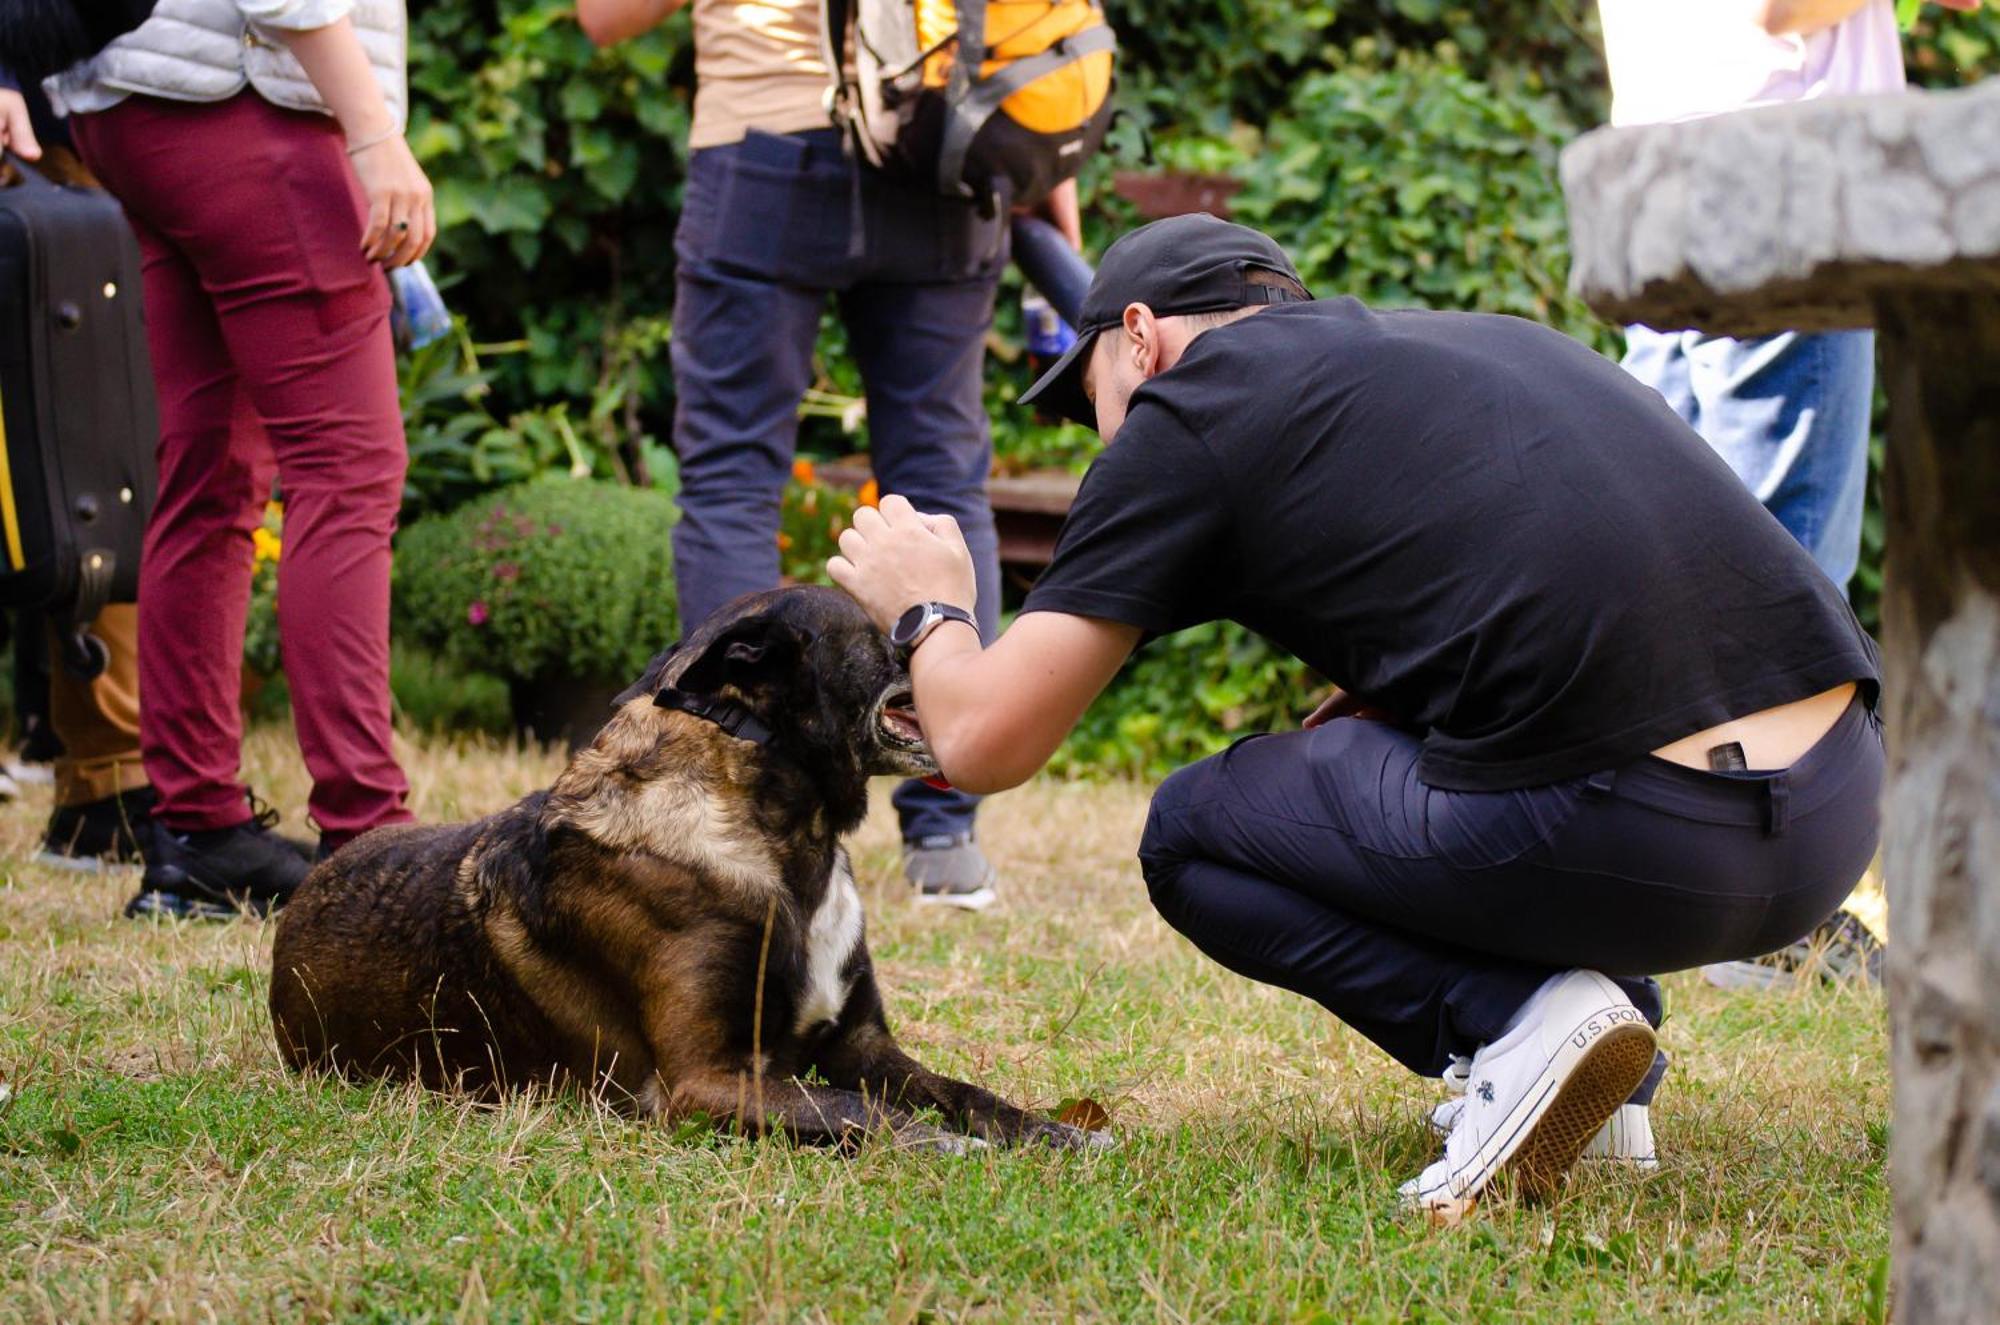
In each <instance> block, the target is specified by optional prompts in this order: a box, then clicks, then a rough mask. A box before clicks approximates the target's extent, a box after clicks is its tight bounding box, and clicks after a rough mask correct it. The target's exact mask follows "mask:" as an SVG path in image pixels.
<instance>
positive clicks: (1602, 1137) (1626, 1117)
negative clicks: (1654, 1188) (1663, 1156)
mask: <svg viewBox="0 0 2000 1325" xmlns="http://www.w3.org/2000/svg"><path fill="white" fill-rule="evenodd" d="M1471 1076H1472V1060H1471V1059H1470V1058H1463V1057H1459V1058H1453V1059H1452V1060H1451V1062H1450V1064H1449V1065H1447V1066H1446V1068H1445V1070H1444V1084H1445V1087H1446V1089H1448V1090H1450V1091H1452V1092H1453V1094H1452V1097H1451V1098H1450V1099H1448V1100H1446V1101H1445V1102H1444V1103H1442V1104H1440V1105H1438V1106H1437V1107H1436V1108H1435V1109H1432V1110H1431V1116H1430V1125H1431V1130H1432V1131H1433V1132H1436V1133H1437V1134H1438V1135H1439V1136H1449V1135H1451V1129H1452V1128H1453V1127H1455V1126H1457V1125H1458V1116H1459V1115H1460V1114H1461V1113H1464V1112H1465V1085H1466V1082H1467V1081H1468V1080H1470V1079H1471ZM1583 1158H1584V1159H1591V1160H1603V1161H1604V1162H1606V1163H1610V1164H1629V1165H1631V1166H1632V1167H1633V1168H1636V1169H1638V1170H1639V1171H1641V1172H1642V1173H1651V1172H1653V1171H1654V1170H1656V1169H1658V1168H1659V1167H1660V1156H1659V1152H1658V1151H1657V1150H1656V1149H1655V1148H1654V1145H1653V1112H1652V1110H1651V1109H1649V1108H1647V1107H1646V1106H1645V1105H1643V1104H1621V1105H1619V1106H1618V1112H1616V1113H1614V1114H1612V1115H1611V1121H1610V1122H1608V1123H1606V1124H1604V1126H1602V1127H1600V1128H1598V1129H1597V1135H1596V1136H1593V1137H1591V1138H1590V1144H1589V1145H1587V1146H1585V1147H1584V1148H1583Z"/></svg>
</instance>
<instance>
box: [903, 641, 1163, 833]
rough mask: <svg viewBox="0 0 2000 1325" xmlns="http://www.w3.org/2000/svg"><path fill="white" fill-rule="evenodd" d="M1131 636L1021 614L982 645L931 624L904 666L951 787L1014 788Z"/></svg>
mask: <svg viewBox="0 0 2000 1325" xmlns="http://www.w3.org/2000/svg"><path fill="white" fill-rule="evenodd" d="M1138 642H1139V631H1138V630H1137V629H1136V628H1134V627H1131V626H1125V625H1120V624H1118V623H1117V622H1111V621H1099V620H1093V619H1091V618H1088V617H1075V616H1068V615H1065V614H1063V613H1058V612H1029V613H1025V614H1023V615H1022V616H1021V617H1020V619H1019V620H1017V621H1015V623H1014V625H1013V626H1012V628H1010V629H1009V630H1008V631H1007V632H1006V633H1005V634H1003V635H1002V636H1001V637H1000V638H999V639H998V640H996V641H994V643H993V644H992V646H991V647H989V648H985V649H982V648H980V646H979V637H978V635H977V634H975V633H974V632H973V630H972V629H971V627H969V626H964V625H959V624H951V625H945V626H940V627H938V629H937V630H936V632H934V633H933V634H932V636H931V637H930V638H929V639H926V640H925V641H924V642H923V644H922V645H921V646H919V648H918V649H917V652H916V655H915V656H914V657H913V658H911V660H910V680H911V684H912V685H913V686H914V687H915V689H916V695H917V717H918V719H919V720H920V721H922V723H923V725H924V737H925V739H926V740H928V741H929V742H930V747H931V753H932V754H933V755H934V756H935V757H936V758H937V761H938V766H939V767H940V768H942V769H943V770H944V775H945V777H947V778H948V779H950V781H951V783H952V785H953V786H956V787H960V788H962V789H964V790H966V791H971V792H979V793H982V794H984V793H990V792H995V791H1005V790H1006V789H1007V788H1009V787H1016V786H1019V785H1020V784H1021V783H1023V782H1026V781H1027V780H1028V779H1029V778H1031V777H1033V776H1034V775H1035V774H1036V773H1037V772H1039V771H1040V769H1041V767H1042V765H1043V764H1045V763H1047V762H1048V761H1049V756H1051V755H1053V754H1054V753H1055V752H1056V749H1057V748H1058V747H1059V746H1061V745H1062V743H1063V738H1064V737H1066V736H1068V735H1069V733H1070V729H1071V728H1073V727H1074V726H1076V723H1077V720H1078V719H1079V718H1081V717H1082V716H1083V711H1084V710H1085V709H1087V708H1089V707H1090V702H1091V700H1093V699H1095V698H1096V697H1097V695H1098V693H1099V692H1100V691H1102V690H1103V689H1104V687H1105V685H1106V684H1108V683H1109V682H1110V680H1111V678H1112V676H1113V675H1115V674H1116V673H1117V671H1118V667H1119V664H1121V663H1123V662H1124V661H1125V659H1126V658H1127V657H1128V656H1129V655H1130V654H1131V652H1132V649H1133V648H1134V646H1136V645H1137V644H1138Z"/></svg>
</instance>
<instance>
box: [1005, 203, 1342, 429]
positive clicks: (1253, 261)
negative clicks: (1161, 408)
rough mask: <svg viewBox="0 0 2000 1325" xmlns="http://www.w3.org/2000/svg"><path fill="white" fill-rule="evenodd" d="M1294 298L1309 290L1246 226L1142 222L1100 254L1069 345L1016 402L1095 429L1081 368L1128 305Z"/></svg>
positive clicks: (1163, 309) (1165, 313) (1176, 308)
mask: <svg viewBox="0 0 2000 1325" xmlns="http://www.w3.org/2000/svg"><path fill="white" fill-rule="evenodd" d="M1253 271H1262V272H1267V273H1271V274H1274V275H1278V276H1283V277H1286V278H1287V279H1289V280H1290V281H1292V282H1294V283H1295V284H1296V285H1297V287H1298V289H1296V290H1294V289H1289V288H1287V287H1285V286H1283V285H1267V284H1258V283H1256V282H1254V281H1253V280H1252V279H1251V276H1250V274H1251V273H1252V272H1253ZM1301 291H1305V293H1304V294H1303V295H1301V293H1300V292H1301ZM1302 297H1303V298H1305V299H1310V298H1312V294H1311V292H1310V291H1306V288H1305V282H1304V281H1301V280H1299V273H1298V271H1297V269H1296V268H1294V267H1293V266H1292V260H1291V259H1290V258H1288V257H1286V256H1285V250H1283V249H1281V248H1279V247H1278V245H1277V242H1276V241H1275V240H1273V239H1272V238H1271V237H1270V236H1269V235H1265V234H1260V233H1259V232H1258V231H1255V230H1252V229H1251V228H1250V227H1249V226H1247V225H1236V224H1235V223H1233V222H1230V221H1224V220H1222V219H1221V218H1219V217H1214V216H1210V215H1208V214H1207V213H1206V212H1194V213H1191V214H1189V215H1187V216H1170V217H1168V218H1167V219H1166V220H1164V221H1154V222H1152V223H1151V224H1148V225H1142V226H1140V227H1139V228H1138V229H1137V230H1134V231H1132V232H1131V233H1130V234H1127V235H1122V236H1120V237H1119V239H1118V242H1117V243H1115V244H1113V245H1112V246H1111V247H1110V248H1108V249H1106V250H1105V251H1104V261H1103V262H1101V263H1099V264H1098V267H1097V275H1096V277H1095V278H1093V279H1092V280H1091V282H1090V289H1089V290H1088V291H1087V292H1086V293H1085V294H1084V296H1083V307H1082V308H1081V309H1080V310H1079V311H1078V315H1077V323H1078V325H1077V328H1076V344H1074V345H1072V346H1070V347H1069V352H1068V353H1066V354H1064V355H1063V357H1062V358H1060V359H1058V360H1056V363H1055V367H1053V368H1051V369H1049V371H1047V372H1046V373H1043V374H1042V378H1041V380H1040V381H1039V382H1036V383H1035V384H1034V385H1033V386H1031V387H1029V388H1028V390H1027V391H1026V393H1025V394H1023V395H1022V396H1021V403H1022V404H1023V405H1034V404H1039V405H1040V406H1041V407H1042V409H1043V410H1044V411H1046V412H1048V413H1051V414H1059V415H1061V416H1062V417H1063V418H1066V419H1074V420H1075V421H1076V422H1078V423H1081V424H1083V425H1084V426H1085V427H1089V428H1095V427H1096V426H1097V411H1096V410H1095V409H1094V408H1093V407H1092V406H1091V403H1090V398H1089V397H1088V396H1086V395H1084V394H1083V370H1084V368H1085V366H1086V365H1088V364H1089V362H1090V348H1091V346H1093V345H1095V344H1096V343H1097V333H1098V332H1100V331H1105V330H1108V329H1109V328H1112V327H1115V326H1117V325H1118V324H1119V323H1120V322H1122V321H1124V318H1125V309H1126V308H1127V307H1128V306H1129V305H1132V304H1145V305H1146V306H1147V307H1149V308H1151V309H1152V310H1153V312H1155V313H1156V314H1158V315H1159V316H1161V317H1174V316H1178V315H1180V314H1185V313H1216V312H1221V311H1222V310H1224V309H1229V308H1242V307H1243V306H1244V305H1246V304H1288V303H1295V302H1297V301H1298V300H1300V299H1301V298H1302Z"/></svg>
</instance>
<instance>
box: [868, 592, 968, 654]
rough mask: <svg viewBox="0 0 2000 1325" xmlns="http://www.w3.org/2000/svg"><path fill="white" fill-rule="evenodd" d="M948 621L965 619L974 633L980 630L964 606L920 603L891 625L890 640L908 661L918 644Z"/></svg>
mask: <svg viewBox="0 0 2000 1325" xmlns="http://www.w3.org/2000/svg"><path fill="white" fill-rule="evenodd" d="M947 621H963V622H964V623H965V624H966V625H968V626H971V627H972V629H973V633H975V634H977V633H978V631H979V623H978V622H977V621H975V620H973V619H972V613H970V612H968V611H966V610H965V609H964V608H962V607H954V606H952V605H951V604H950V603H918V604H917V605H916V606H915V607H912V608H911V609H909V610H908V611H907V612H905V613H903V615H901V616H899V617H897V618H896V624H895V625H893V626H891V627H889V642H890V643H891V644H893V645H895V646H896V652H897V653H898V654H899V655H901V656H902V659H903V661H905V662H908V661H909V659H910V655H911V654H912V653H915V652H916V650H917V646H918V645H919V644H922V643H923V642H924V640H925V639H927V638H928V637H929V636H930V633H931V632H932V631H933V630H936V629H937V628H938V627H939V626H941V625H943V624H944V623H945V622H947ZM982 642H984V641H983V640H982Z"/></svg>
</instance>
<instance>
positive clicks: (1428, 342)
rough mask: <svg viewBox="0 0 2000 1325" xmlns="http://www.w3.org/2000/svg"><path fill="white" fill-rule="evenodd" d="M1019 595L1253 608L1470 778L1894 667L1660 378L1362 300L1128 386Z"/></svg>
mask: <svg viewBox="0 0 2000 1325" xmlns="http://www.w3.org/2000/svg"><path fill="white" fill-rule="evenodd" d="M1026 610H1027V611H1030V612H1033V611H1054V612H1068V613H1071V614H1074V615H1077V616H1089V617H1102V618H1107V619H1109V620H1113V621H1120V622H1125V623H1127V624H1130V625H1134V626H1138V627H1141V628H1142V629H1144V630H1146V631H1148V632H1151V633H1162V632H1167V631H1173V630H1178V629H1181V628H1182V627H1184V626H1190V625H1194V624H1196V623H1198V622H1201V621H1210V620H1215V619H1217V618H1223V617H1227V618H1230V619H1233V620H1236V621H1239V622H1241V623H1242V624H1244V625H1245V626H1248V627H1249V628H1251V629H1252V630H1255V631H1257V632H1258V633H1259V634H1262V635H1264V636H1266V637H1268V638H1269V639H1271V640H1272V641H1274V642H1275V643H1277V644H1279V645H1281V646H1282V647H1284V648H1286V649H1288V650H1290V651H1291V652H1292V653H1293V654H1295V655H1297V656H1298V657H1299V658H1300V659H1301V660H1303V661H1304V662H1305V663H1307V664H1308V665H1309V666H1311V667H1313V668H1314V669H1315V670H1317V671H1318V672H1320V673H1321V674H1322V675H1324V676H1326V677H1327V678H1328V679H1330V680H1332V681H1334V682H1335V683H1337V684H1339V685H1341V686H1342V687H1344V688H1345V689H1347V690H1348V691H1350V692H1352V693H1353V694H1354V695H1356V696H1358V697H1360V698H1362V699H1364V700H1366V701H1367V702H1368V703H1369V704H1371V705H1374V706H1376V707H1379V708H1382V709H1385V710H1387V711H1388V712H1390V713H1392V714H1395V715H1396V716H1397V717H1398V718H1399V719H1400V720H1402V721H1405V722H1408V723H1410V724H1412V725H1414V726H1416V727H1418V728H1419V729H1421V730H1423V731H1424V732H1425V738H1424V753H1423V758H1422V761H1421V763H1420V765H1419V773H1420V775H1421V776H1422V777H1423V779H1424V780H1425V781H1426V782H1429V783H1430V784H1432V785H1434V786H1439V787H1448V788H1454V789H1462V790H1497V789H1503V788H1510V787H1524V786H1534V785H1538V784H1542V783H1547V782H1553V781H1558V780H1560V779H1563V778H1567V777H1575V776H1579V775H1581V774H1585V773H1590V772H1595V771H1597V770H1599V769H1604V768H1610V767H1615V766H1616V765H1619V764H1621V763H1625V762H1627V761H1629V760H1632V759H1636V758H1638V757H1640V756H1641V755H1644V754H1646V753H1647V752H1649V751H1651V750H1655V749H1658V748H1659V747H1660V746H1663V745H1666V744H1667V743H1669V742H1671V741H1674V740H1677V739H1679V738H1680V737H1683V736H1687V735H1690V734H1692V733H1694V732H1698V731H1701V730H1703V729H1705V728H1708V727H1712V726H1715V725H1716V724H1717V723H1720V722H1724V721H1726V720H1728V719H1730V718H1736V717H1742V716H1744V715H1746V714H1749V713H1755V712H1757V711H1759V710H1761V709H1766V708H1770V707H1773V706H1775V705H1778V704H1783V703H1787V702H1789V701H1792V700H1796V699H1803V698H1805V697H1807V696H1809V695H1814V694H1817V693H1819V692H1820V691H1823V690H1827V689H1831V688H1832V687H1834V686H1837V685H1840V684H1842V683H1843V682H1847V681H1863V682H1866V683H1867V684H1866V685H1865V686H1864V690H1865V691H1866V692H1867V695H1868V698H1869V701H1870V702H1871V703H1872V702H1873V700H1874V694H1875V690H1876V685H1877V682H1878V670H1877V668H1878V663H1877V657H1876V652H1875V646H1874V643H1873V642H1872V641H1871V640H1870V639H1869V638H1868V636H1867V634H1866V633H1865V632H1864V631H1862V629H1861V627H1860V626H1859V625H1858V624H1857V623H1856V621H1855V619H1854V614H1853V613H1852V611H1850V610H1849V608H1848V606H1847V603H1846V601H1845V599H1843V598H1842V596H1841V594H1840V591H1839V590H1837V589H1836V588H1835V587H1834V586H1833V584H1832V583H1831V582H1830V581H1829V580H1828V579H1827V578H1826V576H1825V575H1824V574H1822V573H1821V572H1820V570H1819V569H1818V567H1816V566H1815V565H1814V564H1813V562H1812V559H1811V558H1810V557H1809V556H1807V554H1806V553H1805V552H1804V551H1803V550H1802V549H1801V548H1800V547H1799V546H1798V544H1797V543H1795V542H1794V541H1793V540H1792V538H1791V536H1790V535H1789V534H1787V533H1786V532H1785V530H1784V528H1783V527H1782V526H1781V525H1779V523H1778V522H1777V521H1776V520H1775V519H1773V518H1772V517H1771V515H1770V514H1769V513H1768V512H1766V511H1765V510H1764V508H1763V507H1762V506H1760V505H1759V504H1758V503H1757V501H1756V499H1755V498H1753V497H1752V496H1751V495H1750V494H1749V493H1748V492H1747V491H1746V490H1745V489H1744V487H1743V485H1742V483H1741V482H1739V481H1738V479H1737V478H1736V476H1735V475H1734V474H1733V473H1731V472H1730V470H1729V468H1728V466H1727V465H1725V464H1724V463H1723V462H1722V461H1721V460H1720V459H1718V458H1717V457H1716V456H1715V454H1714V453H1713V452H1712V451H1710V450H1709V449H1708V447H1707V446H1706V445H1705V444H1703V442H1702V440H1701V438H1700V437H1698V436H1696V435H1695V433H1694V432H1693V430H1691V429H1690V428H1689V427H1688V426H1687V425H1686V424H1685V423H1683V422H1682V421H1681V420H1680V418H1679V417H1677V416H1676V415H1675V414H1674V413H1673V411H1672V410H1671V409H1669V408H1668V407H1667V405H1666V402H1665V401H1663V400H1662V399H1661V398H1660V396H1659V395H1658V393H1656V392H1654V391H1653V390H1651V389H1650V388H1648V387H1646V386H1643V385H1641V384H1640V383H1638V382H1637V381H1635V380H1633V379H1632V378H1631V377H1629V376H1628V375H1627V374H1626V373H1625V372H1624V371H1623V370H1622V369H1620V368H1619V367H1618V366H1617V365H1616V364H1614V363H1612V362H1610V361H1609V360H1607V359H1605V358H1603V357H1601V356H1600V355H1598V354H1596V353H1595V352H1593V351H1591V350H1589V349H1587V348H1586V347H1584V346H1583V345H1581V344H1578V343H1577V342H1575V341H1573V340H1571V339H1569V338H1568V337H1566V336H1563V335H1560V334H1558V333H1557V332H1554V331H1550V330H1548V329H1547V328H1545V327H1541V326H1537V325H1535V324H1534V323H1531V322H1526V321H1523V320H1521V319H1518V318H1511V317H1496V316H1490V315H1485V314H1474V313H1439V312H1427V311H1410V312H1374V311H1371V310H1369V309H1368V308H1366V307H1364V306H1363V305H1362V304H1360V303H1358V302H1356V301H1355V300H1352V299H1335V300H1322V301H1318V302H1314V303H1307V304H1294V305H1288V306H1283V307H1276V308H1270V309H1266V310H1264V311H1262V312H1260V313H1257V314H1256V315H1255V316H1252V317H1247V318H1244V319H1243V320H1241V321H1238V322H1234V323H1230V324H1228V325H1226V326H1222V327H1218V328H1215V329H1212V330H1210V331H1207V332H1205V333H1203V334H1202V335H1201V336H1200V337H1199V338H1197V339H1196V340H1195V341H1194V343H1193V344H1192V345H1190V346H1189V347H1188V350H1187V352H1186V354H1185V355H1183V357H1182V358H1181V360H1180V362H1179V363H1177V364H1176V365H1175V366H1174V367H1173V368H1172V369H1171V370H1169V371H1168V372H1166V373H1163V374H1161V375H1160V376H1158V377H1156V378H1154V379H1153V380H1151V381H1150V382H1148V383H1146V384H1145V385H1144V386H1143V387H1141V388H1140V389H1139V390H1138V391H1136V392H1134V393H1133V396H1132V402H1131V408H1130V412H1129V413H1128V415H1127V417H1126V420H1125V423H1124V426H1123V427H1122V428H1121V430H1120V431H1119V433H1118V435H1117V440H1116V441H1115V442H1114V443H1113V444H1112V445H1111V446H1110V447H1109V448H1107V449H1106V450H1105V452H1104V453H1103V454H1102V455H1101V456H1099V457H1098V458H1097V460H1096V462H1095V463H1094V464H1092V465H1091V467H1090V473H1089V474H1088V475H1087V476H1086V477H1085V478H1084V481H1083V487H1082V490H1081V491H1080V492H1079V493H1078V494H1077V500H1076V505H1075V507H1074V508H1073V509H1072V510H1071V512H1070V516H1069V520H1068V522H1067V523H1066V524H1065V525H1064V526H1063V531H1062V536H1061V538H1060V540H1059V541H1058V544H1057V547H1056V553H1055V559H1054V561H1053V562H1052V563H1051V565H1050V566H1049V568H1048V570H1047V571H1046V572H1044V574H1043V575H1042V578H1041V580H1040V581H1039V582H1038V583H1037V584H1036V586H1035V588H1034V590H1033V592H1031V593H1030V594H1029V596H1028V601H1027V605H1026Z"/></svg>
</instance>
